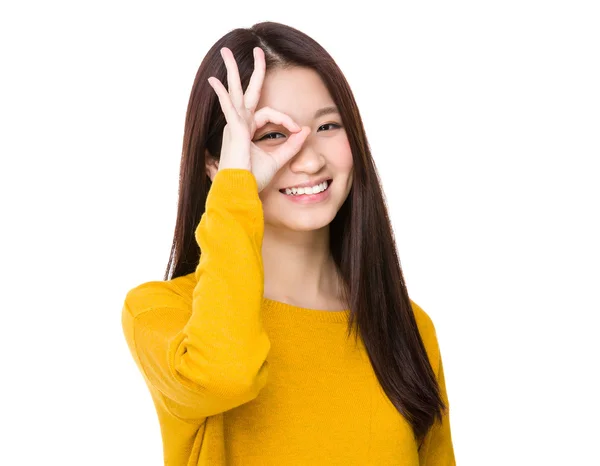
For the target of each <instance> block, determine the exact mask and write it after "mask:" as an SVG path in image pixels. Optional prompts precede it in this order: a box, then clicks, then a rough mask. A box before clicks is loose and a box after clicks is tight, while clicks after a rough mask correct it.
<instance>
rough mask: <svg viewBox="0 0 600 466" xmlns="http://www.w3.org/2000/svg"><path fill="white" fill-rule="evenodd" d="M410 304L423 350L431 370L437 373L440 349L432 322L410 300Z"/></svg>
mask: <svg viewBox="0 0 600 466" xmlns="http://www.w3.org/2000/svg"><path fill="white" fill-rule="evenodd" d="M410 304H411V307H412V309H413V314H414V316H415V320H416V321H417V327H418V328H419V334H420V335H421V339H422V340H423V344H424V345H425V350H426V351H427V355H428V356H429V360H430V362H431V365H432V367H433V370H434V371H437V367H438V364H439V359H440V349H439V345H438V340H437V335H436V331H435V325H434V324H433V320H432V319H431V317H430V316H429V314H427V312H425V311H424V310H423V308H422V307H421V306H419V305H418V304H417V303H415V302H414V301H413V300H412V299H411V300H410Z"/></svg>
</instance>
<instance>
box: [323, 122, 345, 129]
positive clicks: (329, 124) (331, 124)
mask: <svg viewBox="0 0 600 466" xmlns="http://www.w3.org/2000/svg"><path fill="white" fill-rule="evenodd" d="M323 126H333V127H335V128H341V126H340V125H338V124H337V123H325V124H324V125H321V126H319V129H321V128H322V127H323Z"/></svg>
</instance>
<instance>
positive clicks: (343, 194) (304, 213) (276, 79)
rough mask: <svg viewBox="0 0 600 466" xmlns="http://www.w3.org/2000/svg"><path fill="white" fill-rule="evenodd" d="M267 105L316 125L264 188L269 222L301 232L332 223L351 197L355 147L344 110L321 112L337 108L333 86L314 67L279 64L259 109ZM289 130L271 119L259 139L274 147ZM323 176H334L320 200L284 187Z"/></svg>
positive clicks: (256, 140) (266, 147) (267, 78)
mask: <svg viewBox="0 0 600 466" xmlns="http://www.w3.org/2000/svg"><path fill="white" fill-rule="evenodd" d="M265 106H267V107H271V108H273V109H275V110H278V111H280V112H283V113H285V114H287V115H289V116H290V117H291V118H292V119H293V120H294V121H295V122H296V123H297V124H298V125H300V126H308V127H309V128H310V129H311V132H310V134H309V135H308V137H307V138H306V140H305V141H304V144H303V145H302V147H301V148H300V151H299V152H298V153H297V154H296V155H294V156H293V157H292V158H291V159H290V160H289V161H288V162H287V163H286V164H285V165H284V166H283V167H282V168H281V169H280V170H279V171H278V172H277V173H276V174H275V176H274V177H273V179H272V180H271V183H269V185H268V186H266V187H265V188H264V189H263V190H262V191H261V192H260V193H259V197H260V199H261V201H262V204H263V212H264V217H265V224H270V225H272V226H275V227H279V228H287V229H292V230H298V231H310V230H316V229H319V228H323V227H326V226H328V225H329V223H330V222H331V221H332V220H333V219H334V217H335V215H336V214H337V212H338V210H339V209H340V207H341V206H342V204H343V203H344V201H345V200H346V198H347V197H348V193H349V192H350V188H351V187H352V175H353V170H352V167H353V162H352V152H351V150H350V144H349V143H348V138H347V136H346V130H345V128H343V127H342V120H341V117H340V115H339V113H337V111H336V112H328V113H326V114H321V115H318V114H317V112H318V111H319V110H321V109H324V108H327V107H335V103H334V101H333V99H332V98H331V96H330V94H329V91H328V90H327V88H326V87H325V84H324V83H323V81H322V80H321V77H320V76H319V74H318V73H317V72H316V71H314V70H313V69H311V68H300V67H294V68H288V69H273V70H270V71H269V72H268V73H267V74H266V76H265V80H264V83H263V87H262V91H261V97H260V100H259V102H258V106H257V107H256V110H257V111H258V110H260V109H261V108H262V107H265ZM316 114H317V116H315V115H316ZM288 135H289V131H288V130H287V129H286V128H285V127H284V126H281V125H277V124H274V123H268V124H267V125H265V126H263V127H262V128H257V130H256V132H255V133H254V138H253V142H254V144H256V145H257V146H259V147H260V148H261V149H263V150H264V151H266V152H268V151H269V150H274V149H275V148H276V147H278V146H279V145H280V144H283V143H284V142H285V141H286V140H287V136H288ZM323 177H325V178H326V179H332V180H333V181H332V183H331V185H330V186H329V187H328V188H327V189H328V191H329V192H326V193H325V194H326V196H325V198H324V200H322V201H320V202H312V203H302V202H295V201H294V200H293V199H292V198H291V197H289V196H288V195H286V194H284V193H282V192H280V189H283V188H287V187H293V186H297V185H298V184H300V183H305V182H308V181H313V180H316V179H321V178H323ZM284 191H285V190H284Z"/></svg>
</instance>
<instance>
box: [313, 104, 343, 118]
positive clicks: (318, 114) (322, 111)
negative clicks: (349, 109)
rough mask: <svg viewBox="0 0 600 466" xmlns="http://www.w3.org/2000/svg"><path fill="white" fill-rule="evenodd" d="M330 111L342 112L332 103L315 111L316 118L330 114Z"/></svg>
mask: <svg viewBox="0 0 600 466" xmlns="http://www.w3.org/2000/svg"><path fill="white" fill-rule="evenodd" d="M330 113H340V112H339V110H338V109H337V107H336V106H335V105H331V106H329V107H323V108H320V109H319V110H317V111H316V112H315V116H314V118H315V120H316V119H317V118H319V117H322V116H323V115H329V114H330Z"/></svg>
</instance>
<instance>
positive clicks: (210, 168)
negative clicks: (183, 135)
mask: <svg viewBox="0 0 600 466" xmlns="http://www.w3.org/2000/svg"><path fill="white" fill-rule="evenodd" d="M204 156H205V159H206V174H207V175H208V177H209V178H210V181H214V179H215V175H216V174H217V171H218V170H219V161H218V160H217V159H216V158H215V157H213V156H212V155H210V152H208V149H205V150H204Z"/></svg>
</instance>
